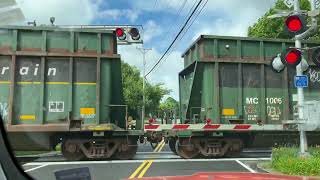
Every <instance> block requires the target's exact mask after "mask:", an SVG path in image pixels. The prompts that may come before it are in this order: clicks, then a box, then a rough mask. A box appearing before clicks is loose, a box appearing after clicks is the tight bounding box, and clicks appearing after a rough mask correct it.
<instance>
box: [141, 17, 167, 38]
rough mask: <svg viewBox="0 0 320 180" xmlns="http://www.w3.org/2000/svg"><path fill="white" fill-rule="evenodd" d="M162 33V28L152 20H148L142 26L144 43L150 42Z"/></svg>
mask: <svg viewBox="0 0 320 180" xmlns="http://www.w3.org/2000/svg"><path fill="white" fill-rule="evenodd" d="M162 33H163V30H162V27H161V26H159V25H158V24H156V23H155V22H154V21H153V20H149V21H147V22H146V24H145V25H144V35H143V40H144V42H148V41H150V40H151V39H152V38H154V37H156V36H159V35H161V34H162Z"/></svg>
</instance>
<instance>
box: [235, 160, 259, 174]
mask: <svg viewBox="0 0 320 180" xmlns="http://www.w3.org/2000/svg"><path fill="white" fill-rule="evenodd" d="M236 162H237V163H238V164H240V165H241V166H242V167H244V168H246V169H247V170H248V171H250V172H251V173H257V172H256V171H255V170H253V169H251V167H249V166H247V165H245V164H244V163H243V162H241V161H240V160H236Z"/></svg>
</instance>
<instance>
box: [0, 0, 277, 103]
mask: <svg viewBox="0 0 320 180" xmlns="http://www.w3.org/2000/svg"><path fill="white" fill-rule="evenodd" d="M0 1H1V0H0ZM16 1H17V5H18V7H20V8H21V10H22V12H23V14H24V16H25V18H26V22H27V21H33V20H36V21H37V24H49V18H50V17H52V16H54V17H55V19H56V20H55V24H56V25H62V24H63V25H90V24H100V25H104V24H105V25H109V24H132V25H143V29H144V32H143V40H144V44H143V46H144V48H151V49H152V50H151V51H149V52H148V53H147V54H146V61H147V64H146V70H147V71H148V70H150V69H151V67H152V66H153V65H154V64H155V62H156V61H157V60H158V59H159V57H160V56H161V55H162V54H163V53H164V51H165V50H166V48H167V47H168V46H169V44H170V43H171V42H172V40H173V38H174V37H175V35H176V34H177V33H178V31H179V30H180V28H181V26H182V24H183V23H184V21H185V19H186V16H187V14H188V12H189V11H190V9H191V8H192V7H193V5H194V4H195V3H196V2H197V1H198V0H186V1H185V0H134V1H132V0H110V1H104V0H16ZM274 2H275V0H208V3H207V4H206V6H205V7H204V9H203V10H202V12H201V13H200V14H199V16H198V17H197V19H196V20H195V21H194V23H193V25H192V26H191V27H190V29H189V30H188V31H187V33H186V34H185V35H184V37H183V38H182V39H181V40H179V41H178V43H177V45H176V46H175V48H174V49H173V50H172V51H171V53H170V55H169V56H167V58H165V59H164V60H163V61H162V62H161V63H160V64H159V66H158V67H157V68H156V69H155V70H154V71H153V72H152V73H151V74H150V75H149V76H147V81H148V82H150V83H164V86H165V87H167V88H168V89H171V90H172V91H171V93H170V96H172V97H173V98H175V99H176V100H178V99H179V90H178V88H179V86H178V73H179V72H180V71H182V69H183V59H182V57H181V55H182V53H183V52H184V51H185V50H186V49H187V48H188V47H189V46H190V45H191V44H192V42H193V41H194V40H196V39H197V38H198V37H199V36H200V35H202V34H210V35H223V36H246V35H247V28H248V27H249V26H250V25H252V24H254V23H255V22H256V21H257V20H258V18H259V17H261V16H262V15H263V14H264V13H265V12H266V11H267V10H268V9H269V8H270V7H271V6H272V5H273V4H274ZM179 10H180V11H179ZM137 46H138V47H141V45H122V46H119V52H118V53H119V54H121V58H122V60H123V61H125V62H127V63H129V64H130V65H134V66H136V67H137V68H139V69H140V70H142V68H143V66H142V54H141V53H140V52H139V51H138V50H137V49H136V48H137Z"/></svg>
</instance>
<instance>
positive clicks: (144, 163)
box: [129, 161, 148, 179]
mask: <svg viewBox="0 0 320 180" xmlns="http://www.w3.org/2000/svg"><path fill="white" fill-rule="evenodd" d="M147 162H148V161H144V162H143V163H142V164H141V165H140V166H139V167H138V168H137V169H136V170H135V171H134V172H133V173H132V174H131V176H130V177H129V179H132V178H134V177H135V176H136V175H137V174H138V173H139V172H140V171H141V169H142V168H143V167H144V166H145V165H146V164H147Z"/></svg>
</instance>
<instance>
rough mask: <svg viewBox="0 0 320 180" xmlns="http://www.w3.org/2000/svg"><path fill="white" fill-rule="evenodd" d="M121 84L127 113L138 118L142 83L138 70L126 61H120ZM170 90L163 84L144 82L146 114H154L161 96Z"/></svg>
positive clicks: (140, 106)
mask: <svg viewBox="0 0 320 180" xmlns="http://www.w3.org/2000/svg"><path fill="white" fill-rule="evenodd" d="M121 68H122V85H123V95H124V101H125V104H126V105H128V114H129V116H132V117H133V118H139V117H140V114H141V108H142V83H143V81H142V80H143V79H142V77H141V76H140V71H139V69H138V68H136V67H134V66H130V65H129V64H128V63H125V62H122V64H121ZM169 92H170V90H168V89H166V88H164V87H163V84H161V83H158V84H151V83H148V82H146V114H148V113H152V114H154V113H155V112H156V111H157V109H158V107H159V104H160V100H161V99H162V98H163V96H165V95H167V94H168V93H169Z"/></svg>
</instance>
